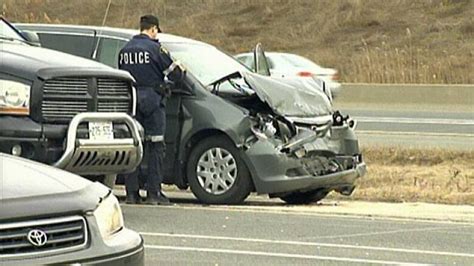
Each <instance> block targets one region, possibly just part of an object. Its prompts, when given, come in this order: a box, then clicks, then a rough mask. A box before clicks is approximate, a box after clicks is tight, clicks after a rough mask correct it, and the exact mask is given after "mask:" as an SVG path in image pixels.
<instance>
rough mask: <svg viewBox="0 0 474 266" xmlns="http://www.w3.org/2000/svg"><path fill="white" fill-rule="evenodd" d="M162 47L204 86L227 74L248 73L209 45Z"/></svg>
mask: <svg viewBox="0 0 474 266" xmlns="http://www.w3.org/2000/svg"><path fill="white" fill-rule="evenodd" d="M163 46H165V48H166V49H168V50H169V51H170V54H171V56H172V57H173V58H174V59H175V60H179V61H180V62H181V63H182V64H183V65H184V67H186V69H187V70H189V72H191V73H193V75H194V76H195V77H196V78H197V79H198V80H199V81H200V82H201V83H202V84H204V85H206V86H207V85H209V84H210V83H212V82H214V81H216V80H218V79H220V78H223V77H225V76H227V75H229V74H232V73H235V72H243V71H249V70H248V69H247V68H246V67H245V66H244V65H242V64H241V63H240V62H238V61H237V60H235V59H234V58H233V57H231V56H229V55H227V54H225V53H223V52H221V51H219V50H218V49H217V48H215V47H213V46H210V45H203V44H194V43H163Z"/></svg>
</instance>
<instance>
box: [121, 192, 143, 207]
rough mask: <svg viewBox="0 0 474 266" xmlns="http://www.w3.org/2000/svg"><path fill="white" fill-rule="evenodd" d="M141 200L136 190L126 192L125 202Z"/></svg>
mask: <svg viewBox="0 0 474 266" xmlns="http://www.w3.org/2000/svg"><path fill="white" fill-rule="evenodd" d="M141 201H142V199H141V197H140V193H139V192H138V191H137V192H130V193H129V192H127V198H126V199H125V203H126V204H140V203H141Z"/></svg>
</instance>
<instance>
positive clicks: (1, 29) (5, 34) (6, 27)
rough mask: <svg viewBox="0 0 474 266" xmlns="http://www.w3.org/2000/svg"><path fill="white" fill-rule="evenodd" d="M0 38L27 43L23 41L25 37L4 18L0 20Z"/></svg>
mask: <svg viewBox="0 0 474 266" xmlns="http://www.w3.org/2000/svg"><path fill="white" fill-rule="evenodd" d="M0 37H2V39H14V40H19V41H25V39H23V37H22V36H21V35H20V34H19V33H18V32H17V31H16V30H15V29H14V28H13V27H12V26H11V25H10V24H9V23H7V22H6V21H5V20H4V19H3V18H0Z"/></svg>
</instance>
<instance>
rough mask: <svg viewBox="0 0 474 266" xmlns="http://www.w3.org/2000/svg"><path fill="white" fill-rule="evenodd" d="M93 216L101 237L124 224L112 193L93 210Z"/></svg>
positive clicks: (116, 230) (113, 231) (106, 236)
mask: <svg viewBox="0 0 474 266" xmlns="http://www.w3.org/2000/svg"><path fill="white" fill-rule="evenodd" d="M94 216H95V219H96V221H97V225H98V226H99V231H100V234H101V235H102V237H103V238H108V237H109V236H111V235H112V234H114V233H116V232H118V231H119V230H120V229H122V228H123V226H124V224H123V216H122V209H120V205H119V202H118V200H117V198H116V197H115V196H114V195H112V193H111V194H110V195H108V196H107V197H106V198H105V199H104V200H103V201H102V202H101V203H100V204H99V207H97V209H96V210H95V211H94Z"/></svg>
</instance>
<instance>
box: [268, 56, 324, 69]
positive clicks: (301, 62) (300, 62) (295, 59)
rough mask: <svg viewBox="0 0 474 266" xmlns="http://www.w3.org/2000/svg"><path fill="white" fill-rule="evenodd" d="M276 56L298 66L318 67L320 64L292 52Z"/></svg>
mask: <svg viewBox="0 0 474 266" xmlns="http://www.w3.org/2000/svg"><path fill="white" fill-rule="evenodd" d="M277 57H280V58H281V59H283V60H284V61H285V62H287V63H288V64H290V65H292V66H294V67H300V68H320V66H318V65H316V64H315V63H314V62H313V61H311V60H309V59H307V58H304V57H302V56H299V55H294V54H279V55H278V56H277Z"/></svg>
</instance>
